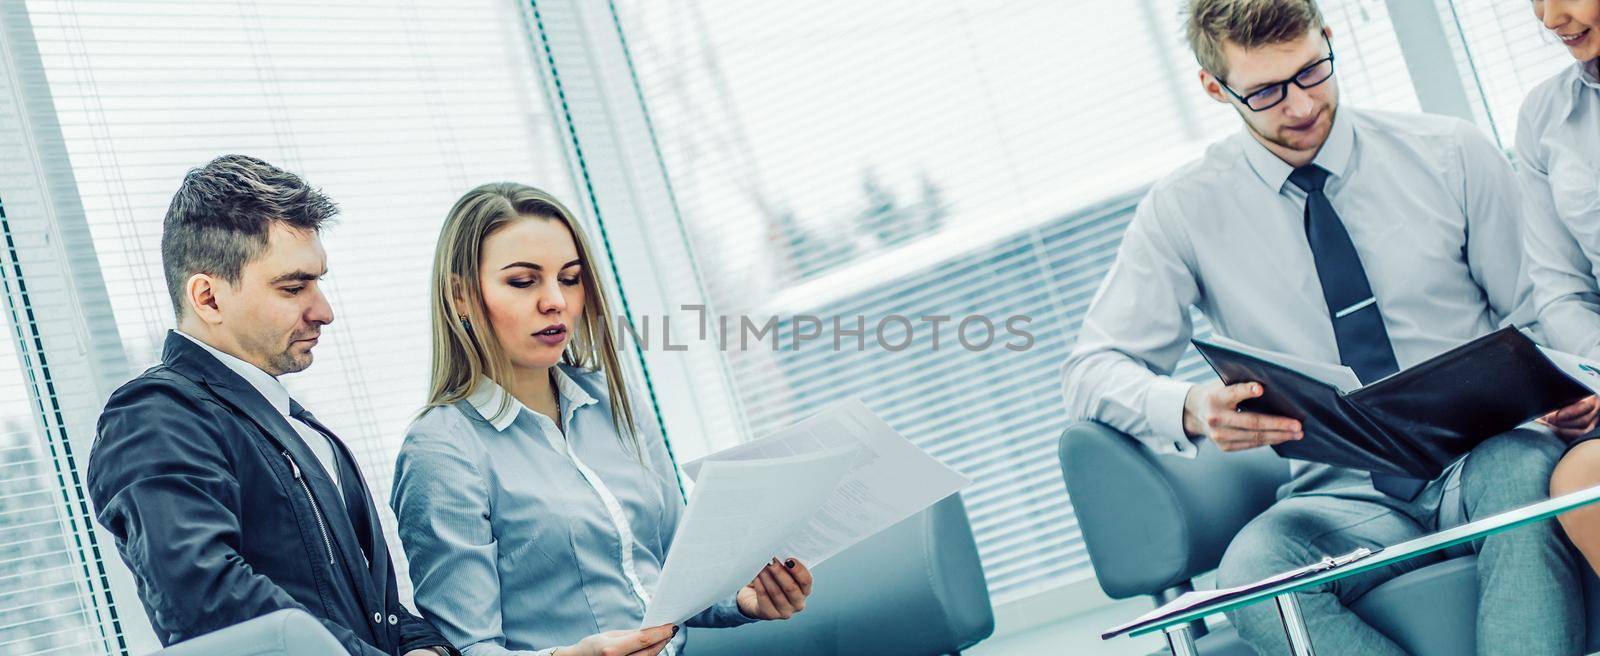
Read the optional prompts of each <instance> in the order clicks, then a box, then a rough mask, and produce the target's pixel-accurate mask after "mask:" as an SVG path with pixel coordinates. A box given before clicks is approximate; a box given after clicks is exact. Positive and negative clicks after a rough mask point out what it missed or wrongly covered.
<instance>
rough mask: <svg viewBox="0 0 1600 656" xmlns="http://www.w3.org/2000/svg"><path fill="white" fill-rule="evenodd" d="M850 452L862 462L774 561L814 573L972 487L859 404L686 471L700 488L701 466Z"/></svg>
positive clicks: (836, 408)
mask: <svg viewBox="0 0 1600 656" xmlns="http://www.w3.org/2000/svg"><path fill="white" fill-rule="evenodd" d="M841 446H854V447H858V448H860V449H861V451H862V455H861V458H860V459H859V460H857V461H856V463H855V466H853V467H851V468H850V473H849V474H847V475H846V476H845V478H844V480H843V481H841V482H840V485H839V489H838V490H836V491H835V492H834V494H833V496H832V497H831V498H829V499H828V503H827V504H826V505H824V506H823V507H822V509H821V510H820V511H819V512H817V513H816V515H814V516H812V517H811V518H810V519H809V521H805V522H804V523H800V522H799V518H796V520H797V522H796V526H797V530H796V531H795V533H794V535H793V536H792V537H791V538H790V539H789V540H787V541H785V542H783V543H782V544H781V545H779V548H778V553H776V554H773V555H775V556H777V557H779V558H787V557H794V558H798V559H800V562H803V563H805V564H806V566H808V567H815V566H817V565H820V564H822V562H823V561H825V560H827V559H829V558H832V557H833V556H834V555H835V554H838V553H839V552H841V551H844V550H845V549H847V548H849V547H850V546H851V545H853V544H855V543H857V542H860V541H862V540H864V539H866V538H868V537H870V536H872V535H873V534H875V533H877V532H879V531H882V530H883V529H886V528H889V527H890V526H894V525H895V524H896V523H898V522H900V521H901V520H904V519H906V518H907V517H910V516H912V515H915V514H917V513H918V512H921V511H922V510H923V509H924V508H927V507H928V506H931V505H933V504H935V503H938V502H939V500H941V499H943V498H945V497H948V496H950V495H952V494H955V493H956V492H959V491H961V489H962V488H965V487H966V486H968V485H971V484H972V481H971V480H970V479H968V478H967V477H966V476H962V475H961V474H960V473H959V472H957V471H956V470H954V469H951V468H949V467H947V466H945V464H944V463H942V462H939V461H938V460H936V459H934V457H933V456H930V455H928V453H927V452H926V451H923V450H922V449H919V448H917V446H916V445H915V444H912V443H911V442H910V441H909V440H907V439H906V438H905V437H903V436H901V435H900V434H899V433H897V432H895V430H894V429H893V428H890V427H889V425H888V424H886V423H884V422H883V420H882V419H879V418H878V416H877V415H875V414H873V413H872V411H871V410H868V409H867V406H866V405H864V404H862V403H861V401H858V400H855V399H852V400H849V401H842V402H839V403H835V404H833V405H830V406H828V407H827V408H825V409H823V411H822V412H820V413H817V414H816V415H813V416H811V417H810V418H807V419H805V420H803V421H800V422H799V423H797V424H795V425H793V426H790V427H788V428H786V429H784V430H782V431H779V432H778V433H777V434H775V435H771V436H769V437H765V438H762V439H759V440H755V441H753V442H746V443H744V444H740V445H739V446H736V447H732V448H729V449H724V450H722V451H718V452H716V453H713V454H711V455H709V456H706V457H705V458H702V459H700V460H696V461H694V462H691V463H689V464H688V465H685V466H684V468H683V470H684V472H685V473H687V474H688V475H689V477H690V478H693V479H695V484H696V485H699V484H700V478H699V472H700V468H701V467H702V466H704V465H705V464H707V463H711V462H729V461H738V460H751V459H758V458H772V457H776V456H787V455H793V454H796V453H806V452H809V451H815V450H818V449H826V448H831V447H841Z"/></svg>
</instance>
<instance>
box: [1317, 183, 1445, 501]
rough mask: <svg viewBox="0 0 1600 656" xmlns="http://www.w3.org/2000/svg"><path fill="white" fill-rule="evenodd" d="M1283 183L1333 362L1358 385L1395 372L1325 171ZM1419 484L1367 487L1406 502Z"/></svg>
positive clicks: (1385, 482) (1403, 481) (1390, 478)
mask: <svg viewBox="0 0 1600 656" xmlns="http://www.w3.org/2000/svg"><path fill="white" fill-rule="evenodd" d="M1289 182H1291V183H1293V184H1294V186H1296V187H1299V188H1300V190H1301V191H1304V192H1306V241H1307V242H1309V243H1310V244H1311V257H1312V259H1313V260H1315V262H1316V266H1317V279H1318V280H1319V281H1321V283H1322V299H1323V300H1324V301H1326V302H1327V305H1328V317H1329V318H1330V319H1331V320H1332V321H1333V337H1334V340H1335V341H1336V342H1337V343H1338V346H1339V362H1341V363H1343V364H1344V365H1345V366H1347V367H1350V369H1351V370H1353V371H1355V372H1356V377H1357V378H1360V379H1361V382H1362V384H1366V383H1370V382H1373V381H1375V380H1378V379H1380V378H1383V377H1384V376H1387V375H1389V374H1392V373H1394V372H1396V371H1399V370H1400V365H1399V364H1398V363H1397V362H1395V358H1394V346H1393V345H1391V344H1390V343H1389V331H1388V330H1386V329H1385V328H1384V327H1383V314H1382V313H1380V312H1379V310H1378V302H1377V298H1376V297H1374V296H1373V294H1372V286H1371V285H1370V284H1368V282H1367V272H1366V269H1364V268H1362V267H1361V256H1360V255H1359V254H1358V253H1356V246H1355V244H1353V243H1351V242H1350V233H1349V232H1346V231H1345V229H1344V223H1343V222H1342V221H1340V220H1339V214H1338V213H1337V212H1334V211H1333V204H1332V203H1330V202H1328V196H1327V194H1325V193H1323V190H1322V187H1323V185H1324V184H1326V183H1327V182H1328V172H1327V171H1324V170H1323V169H1322V167H1320V166H1317V165H1315V164H1312V165H1308V166H1302V167H1300V168H1297V169H1295V170H1294V172H1293V173H1290V174H1289ZM1423 485H1424V482H1423V481H1419V480H1417V479H1414V478H1407V477H1403V476H1394V475H1390V474H1373V475H1372V486H1373V487H1375V488H1377V489H1378V491H1379V492H1382V493H1384V494H1387V495H1389V496H1392V497H1395V498H1397V499H1403V500H1406V501H1410V500H1411V499H1413V498H1415V497H1416V496H1417V493H1418V492H1419V491H1421V490H1422V487H1423Z"/></svg>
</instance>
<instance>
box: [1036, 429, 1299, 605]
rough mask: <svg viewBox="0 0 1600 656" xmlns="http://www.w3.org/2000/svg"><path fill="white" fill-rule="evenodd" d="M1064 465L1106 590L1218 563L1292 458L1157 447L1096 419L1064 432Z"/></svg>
mask: <svg viewBox="0 0 1600 656" xmlns="http://www.w3.org/2000/svg"><path fill="white" fill-rule="evenodd" d="M1060 453H1061V474H1062V476H1063V477H1065V480H1066V484H1067V494H1068V496H1069V497H1070V498H1071V499H1072V507H1073V512H1074V513H1076V515H1077V517H1078V527H1079V529H1080V530H1081V531H1082V532H1083V541H1084V544H1085V546H1086V547H1087V548H1088V551H1089V561H1090V563H1091V564H1093V565H1094V571H1095V577H1096V579H1098V580H1099V582H1100V587H1101V589H1103V590H1105V592H1106V594H1107V595H1110V596H1111V597H1114V598H1118V599H1122V598H1127V597H1134V596H1138V595H1148V594H1156V593H1157V592H1160V591H1162V590H1165V589H1167V588H1170V587H1172V586H1174V585H1177V584H1179V583H1183V582H1186V581H1188V580H1189V579H1191V578H1193V577H1194V576H1195V575H1197V574H1200V573H1203V572H1206V571H1209V570H1212V569H1215V568H1216V566H1217V563H1218V561H1220V560H1221V559H1222V552H1223V550H1225V549H1227V547H1228V543H1229V542H1231V541H1232V540H1233V536H1234V534H1235V533H1238V532H1239V529H1240V528H1242V527H1243V526H1244V525H1245V523H1246V522H1249V521H1250V520H1251V519H1252V518H1254V517H1255V516H1256V515H1259V514H1261V511H1263V510H1266V508H1267V506H1269V505H1271V504H1272V502H1273V501H1275V500H1276V494H1277V488H1278V486H1279V485H1282V484H1283V483H1285V482H1287V481H1288V480H1289V463H1288V461H1287V460H1284V459H1282V458H1279V457H1278V456H1277V454H1275V453H1273V452H1272V450H1271V449H1253V450H1251V451H1246V452H1240V453H1222V452H1220V451H1218V450H1217V448H1216V447H1215V446H1214V445H1212V444H1211V443H1210V442H1209V441H1202V442H1201V443H1200V454H1199V456H1198V457H1195V458H1193V459H1190V458H1181V457H1177V456H1158V455H1155V454H1153V453H1151V452H1150V450H1149V449H1146V448H1145V447H1144V446H1143V445H1141V444H1139V443H1138V442H1137V441H1135V440H1134V439H1132V438H1130V437H1128V436H1127V435H1124V434H1123V433H1121V432H1118V431H1116V430H1114V429H1112V428H1109V427H1107V426H1105V425H1103V424H1099V423H1095V422H1085V423H1080V424H1075V425H1073V426H1071V427H1069V428H1067V430H1066V432H1065V433H1064V434H1063V435H1062V436H1061V451H1060Z"/></svg>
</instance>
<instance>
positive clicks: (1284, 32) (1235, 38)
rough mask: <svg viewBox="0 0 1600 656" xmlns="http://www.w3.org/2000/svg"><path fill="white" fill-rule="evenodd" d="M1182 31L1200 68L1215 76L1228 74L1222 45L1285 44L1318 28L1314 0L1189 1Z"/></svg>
mask: <svg viewBox="0 0 1600 656" xmlns="http://www.w3.org/2000/svg"><path fill="white" fill-rule="evenodd" d="M1188 13H1189V21H1188V25H1187V26H1186V27H1187V29H1186V30H1185V31H1186V32H1187V34H1188V37H1189V48H1190V49H1191V50H1193V51H1194V58H1195V59H1196V60H1198V61H1199V62H1200V67H1201V68H1204V69H1206V70H1207V71H1210V72H1211V74H1212V75H1215V76H1217V77H1219V78H1222V77H1226V76H1227V75H1228V60H1227V58H1226V57H1224V56H1223V54H1222V44H1223V43H1225V42H1232V43H1233V44H1234V45H1237V46H1239V47H1241V48H1244V49H1246V50H1249V49H1252V48H1259V47H1261V46H1266V45H1275V44H1279V43H1288V42H1290V41H1293V40H1295V39H1298V38H1300V37H1303V36H1305V35H1306V33H1307V32H1310V31H1311V30H1312V29H1313V28H1316V29H1321V28H1322V27H1323V25H1324V23H1323V22H1322V11H1321V10H1319V9H1317V3H1316V0H1189V12H1188Z"/></svg>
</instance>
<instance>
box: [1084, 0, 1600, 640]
mask: <svg viewBox="0 0 1600 656" xmlns="http://www.w3.org/2000/svg"><path fill="white" fill-rule="evenodd" d="M1187 31H1188V36H1189V42H1190V45H1191V48H1192V49H1193V50H1194V52H1195V56H1196V58H1197V59H1198V60H1199V63H1200V66H1201V69H1202V70H1201V71H1200V74H1199V79H1200V82H1201V85H1202V86H1203V87H1204V89H1205V91H1206V94H1207V95H1209V96H1211V98H1212V99H1214V100H1216V101H1217V102H1219V103H1223V104H1226V105H1229V106H1231V107H1232V108H1233V109H1234V110H1235V111H1236V112H1238V114H1239V117H1240V118H1241V119H1242V120H1243V123H1244V130H1243V131H1241V132H1240V133H1239V134H1235V135H1233V136H1231V137H1229V138H1227V139H1225V140H1223V141H1221V142H1219V143H1216V144H1214V145H1212V146H1211V147H1210V148H1209V150H1208V151H1207V152H1206V154H1205V156H1204V157H1202V158H1201V159H1200V160H1199V161H1197V162H1194V163H1191V164H1189V165H1187V166H1185V167H1184V168H1182V169H1180V170H1178V171H1177V172H1175V173H1173V174H1171V175H1169V176H1167V177H1166V178H1165V179H1163V180H1161V181H1160V182H1158V183H1156V184H1155V186H1154V187H1153V188H1152V189H1151V190H1150V193H1149V195H1148V196H1147V197H1146V198H1145V199H1144V200H1143V202H1141V203H1140V205H1139V208H1138V211H1137V213H1136V214H1135V217H1134V219H1133V221H1132V223H1131V224H1130V225H1129V227H1128V231H1127V233H1126V235H1125V237H1124V239H1123V242H1122V246H1121V249H1120V251H1119V252H1118V254H1117V261H1116V263H1115V265H1113V266H1112V268H1111V271H1110V272H1109V273H1108V274H1107V276H1106V279H1105V281H1104V282H1103V283H1102V284H1101V287H1100V291H1099V293H1098V294H1097V295H1096V297H1095V299H1094V301H1093V303H1092V304H1091V306H1090V308H1089V311H1088V314H1087V316H1086V317H1085V319H1084V322H1083V327H1082V329H1081V332H1080V334H1079V337H1078V344H1077V346H1076V348H1075V349H1074V351H1073V353H1072V355H1071V356H1070V358H1069V359H1068V362H1067V365H1066V368H1065V378H1066V380H1065V392H1066V397H1067V404H1068V408H1069V411H1070V413H1071V415H1072V418H1073V419H1074V420H1097V421H1101V422H1104V423H1107V424H1109V425H1111V426H1113V427H1115V428H1117V429H1119V430H1122V431H1123V432H1126V433H1128V434H1129V435H1131V436H1132V437H1133V438H1135V439H1137V440H1139V441H1140V442H1142V443H1144V444H1145V445H1147V446H1148V447H1149V448H1150V449H1152V450H1154V451H1156V452H1158V453H1163V454H1173V455H1176V456H1180V457H1194V455H1195V453H1196V448H1197V440H1199V439H1201V438H1204V439H1209V440H1210V441H1211V442H1213V443H1214V444H1215V445H1216V446H1217V447H1218V448H1219V449H1221V450H1222V451H1230V452H1231V451H1241V450H1245V449H1252V448H1259V447H1263V446H1270V445H1273V444H1279V443H1282V442H1285V441H1288V440H1296V439H1301V437H1302V434H1301V426H1300V425H1299V423H1298V422H1297V421H1295V420H1293V419H1290V418H1286V417H1277V416H1269V415H1263V414H1257V413H1251V412H1243V411H1240V409H1239V407H1238V405H1239V403H1240V402H1241V401H1244V400H1246V399H1249V398H1253V397H1257V396H1260V395H1261V394H1262V391H1263V390H1262V388H1261V386H1260V385H1259V384H1256V383H1242V384H1237V385H1232V386H1224V385H1222V384H1221V382H1219V381H1216V380H1212V381H1210V382H1205V383H1199V384H1194V383H1189V382H1185V381H1181V380H1176V379H1173V378H1171V377H1170V374H1172V372H1173V369H1174V367H1175V366H1176V365H1177V363H1178V361H1179V358H1180V357H1181V356H1182V355H1183V353H1184V351H1185V349H1186V348H1187V346H1188V340H1189V338H1190V336H1191V334H1192V331H1193V326H1192V323H1191V319H1190V309H1191V308H1198V309H1199V310H1200V311H1201V312H1202V313H1204V314H1205V316H1206V317H1207V318H1208V319H1209V320H1210V323H1211V325H1212V326H1213V328H1214V329H1215V330H1216V331H1217V332H1220V333H1222V334H1225V335H1227V336H1228V337H1231V338H1233V339H1236V340H1239V341H1242V342H1245V343H1247V344H1250V345H1253V346H1257V347H1261V348H1266V349H1270V350H1274V351H1279V352H1283V353H1288V354H1292V355H1294V356H1297V357H1300V358H1304V359H1309V360H1317V361H1322V362H1330V363H1331V362H1338V363H1342V364H1345V365H1347V366H1349V367H1350V368H1351V369H1353V370H1354V371H1355V372H1356V374H1357V376H1359V377H1360V378H1361V379H1362V380H1363V381H1364V382H1371V381H1374V380H1377V379H1379V378H1382V377H1383V376H1386V375H1388V374H1390V373H1393V372H1395V371H1397V370H1398V369H1400V368H1402V367H1407V366H1411V365H1413V364H1416V363H1418V362H1420V361H1422V360H1425V359H1427V358H1428V357H1431V356H1433V355H1435V354H1438V353H1440V352H1443V351H1445V350H1447V349H1449V348H1451V347H1453V346H1456V345H1458V344H1460V343H1462V342H1465V341H1467V340H1470V339H1472V338H1474V337H1478V336H1480V335H1483V334H1486V333H1488V332H1491V331H1493V330H1495V329H1496V328H1498V327H1499V326H1501V325H1504V324H1506V323H1508V322H1509V323H1524V322H1526V321H1527V320H1528V319H1529V318H1530V317H1531V309H1530V308H1529V307H1528V301H1527V299H1528V293H1527V290H1528V285H1527V284H1526V282H1525V280H1526V279H1525V277H1524V276H1523V274H1522V271H1521V269H1522V256H1521V250H1520V247H1519V245H1520V243H1521V241H1520V238H1519V232H1518V230H1519V228H1518V213H1517V208H1518V193H1519V192H1518V186H1517V181H1516V179H1515V177H1514V176H1513V173H1512V171H1511V168H1510V166H1509V165H1508V163H1507V161H1506V160H1505V158H1504V157H1503V156H1502V155H1501V153H1500V151H1499V150H1498V149H1497V148H1496V147H1495V146H1494V145H1493V144H1492V143H1491V142H1490V141H1489V140H1488V139H1487V138H1485V137H1484V135H1482V134H1481V133H1479V132H1478V131H1477V129H1476V128H1474V127H1473V126H1472V125H1471V124H1469V123H1466V122H1464V121H1460V120H1456V119H1451V118H1444V117H1439V116H1425V115H1403V114H1392V113H1383V112H1374V111H1366V110H1360V109H1353V108H1349V107H1341V106H1340V105H1339V84H1338V82H1339V80H1338V77H1337V76H1336V75H1335V73H1334V62H1335V57H1334V53H1333V46H1334V43H1335V41H1334V39H1333V34H1332V31H1331V30H1329V29H1328V28H1327V27H1326V26H1325V24H1324V22H1323V19H1322V16H1321V14H1320V12H1319V11H1318V9H1317V7H1316V4H1315V3H1314V1H1313V0H1193V1H1192V2H1190V3H1189V16H1188V29H1187ZM1592 420H1593V418H1592V417H1588V418H1582V421H1590V422H1592ZM1563 448H1564V447H1563V445H1562V443H1561V442H1560V440H1558V439H1557V438H1556V437H1554V436H1552V435H1551V434H1549V433H1548V432H1547V431H1543V430H1516V431H1512V432H1509V433H1506V434H1503V435H1499V436H1496V437H1494V438H1492V439H1490V440H1488V441H1486V442H1484V443H1483V444H1482V445H1481V446H1479V447H1478V448H1477V449H1476V450H1474V451H1473V452H1472V453H1471V454H1470V455H1468V456H1467V457H1466V458H1465V459H1463V460H1462V461H1460V462H1457V463H1456V464H1455V465H1454V466H1452V467H1451V468H1450V469H1448V470H1446V473H1445V474H1444V475H1443V476H1441V477H1440V478H1439V479H1438V480H1434V481H1418V480H1409V479H1397V478H1393V477H1387V476H1373V475H1370V474H1367V473H1364V472H1358V471H1354V470H1349V469H1343V468H1338V467H1332V466H1328V465H1322V464H1316V463H1309V462H1302V461H1295V462H1293V464H1292V474H1293V476H1292V478H1291V480H1290V482H1289V483H1287V484H1285V485H1284V486H1283V488H1281V489H1280V490H1279V491H1278V497H1279V500H1278V502H1277V503H1276V504H1274V505H1273V506H1272V507H1271V508H1269V509H1268V510H1267V511H1266V512H1265V513H1263V514H1262V515H1261V516H1260V517H1257V518H1256V519H1255V520H1254V521H1252V522H1251V523H1250V524H1249V525H1247V526H1246V527H1245V528H1244V529H1243V530H1241V531H1240V532H1239V534H1238V535H1237V536H1236V537H1235V538H1234V540H1233V542H1232V544H1231V545H1230V546H1229V548H1228V551H1227V553H1226V555H1225V556H1224V557H1223V559H1222V564H1221V566H1220V567H1219V569H1218V573H1217V583H1218V584H1219V585H1236V584H1242V583H1248V582H1251V581H1255V580H1259V579H1261V578H1264V577H1266V576H1268V575H1271V574H1274V573H1277V572H1281V571H1285V570H1288V569H1292V568H1294V567H1296V566H1299V565H1302V564H1305V563H1308V562H1312V561H1314V560H1317V559H1320V558H1321V557H1323V556H1326V555H1337V554H1344V553H1347V552H1350V551H1352V550H1354V549H1356V548H1358V547H1367V548H1370V549H1375V548H1378V547H1382V546H1385V545H1391V544H1395V543H1397V542H1401V541H1404V540H1406V539H1409V538H1413V537H1417V536H1419V535H1423V534H1426V533H1431V532H1434V531H1437V530H1439V529H1441V528H1445V527H1447V526H1450V525H1453V524H1459V523H1462V522H1464V521H1468V520H1471V519H1473V518H1475V517H1483V516H1488V515H1491V514H1494V513H1497V512H1500V511H1503V510H1507V509H1510V508H1514V507H1518V506H1522V505H1524V504H1527V503H1531V502H1534V501H1537V500H1540V499H1543V498H1545V497H1546V496H1547V488H1546V486H1547V484H1548V481H1549V477H1550V472H1551V470H1552V469H1553V468H1554V466H1555V463H1556V461H1557V460H1558V459H1559V458H1560V456H1561V454H1562V451H1563ZM1469 548H1470V549H1475V550H1476V551H1477V554H1478V560H1477V563H1478V571H1479V581H1480V595H1481V599H1480V606H1479V608H1480V610H1479V615H1478V616H1479V618H1480V622H1479V626H1478V629H1477V631H1478V633H1477V644H1478V650H1479V653H1484V654H1513V653H1514V654H1576V653H1579V650H1580V646H1581V644H1582V643H1581V637H1582V629H1583V625H1582V620H1581V618H1580V613H1581V610H1582V608H1583V598H1582V593H1581V589H1580V587H1579V585H1578V578H1577V568H1576V564H1575V562H1574V559H1573V556H1572V555H1571V553H1570V552H1569V551H1568V549H1567V547H1566V546H1565V544H1564V543H1563V541H1562V539H1561V538H1560V536H1559V535H1558V534H1557V532H1556V529H1555V527H1554V525H1553V524H1552V523H1548V522H1546V523H1540V524H1537V525H1535V526H1531V527H1527V528H1524V529H1520V530H1517V531H1511V532H1507V533H1504V534H1500V535H1497V536H1494V537H1490V538H1487V539H1486V540H1484V541H1483V542H1482V543H1481V544H1479V545H1473V546H1471V547H1462V549H1469ZM1448 555H1452V556H1453V555H1457V554H1454V553H1451V554H1448ZM1443 557H1445V556H1439V557H1438V558H1436V559H1434V560H1428V559H1421V560H1413V561H1408V562H1407V563H1405V564H1403V565H1399V566H1396V567H1393V568H1390V569H1386V570H1381V571H1375V572H1371V573H1368V574H1362V575H1357V576H1355V577H1351V578H1347V579H1344V580H1341V581H1339V582H1336V583H1333V584H1330V585H1328V586H1326V587H1324V588H1321V589H1318V590H1314V591H1312V592H1309V593H1301V597H1300V606H1301V608H1302V610H1303V613H1304V615H1305V617H1306V621H1307V624H1308V625H1309V627H1310V631H1311V634H1312V642H1313V643H1314V644H1316V645H1317V652H1318V653H1319V654H1323V655H1324V656H1326V655H1327V654H1363V655H1375V654H1403V653H1404V652H1403V651H1401V649H1400V648H1399V647H1398V646H1397V645H1396V644H1395V643H1394V642H1393V641H1391V640H1390V639H1389V638H1388V637H1386V636H1384V635H1383V634H1382V633H1381V632H1379V631H1378V630H1377V629H1375V628H1373V627H1372V626H1370V625H1368V624H1366V623H1365V622H1363V621H1362V620H1361V619H1360V618H1359V617H1357V616H1356V615H1355V614H1354V613H1353V612H1351V611H1350V610H1348V609H1347V608H1346V604H1349V603H1351V602H1353V601H1354V600H1356V599H1358V598H1360V597H1361V596H1362V595H1363V594H1365V593H1366V592H1367V591H1368V590H1371V589H1372V588H1373V587H1376V586H1377V585H1378V584H1380V583H1382V582H1383V581H1385V580H1387V579H1389V578H1393V577H1394V576H1397V575H1399V574H1401V573H1404V572H1405V571H1408V570H1410V569H1415V568H1417V567H1421V566H1423V565H1426V564H1430V563H1431V562H1437V561H1438V559H1442V558H1443ZM1230 618H1231V619H1232V621H1233V624H1234V625H1235V626H1236V627H1237V629H1238V631H1239V634H1240V636H1241V637H1242V638H1243V639H1244V640H1245V641H1246V642H1248V643H1250V644H1251V646H1253V647H1254V648H1255V649H1256V650H1257V651H1259V652H1261V653H1263V654H1280V653H1286V652H1287V649H1288V647H1287V644H1286V643H1285V638H1284V635H1283V631H1282V628H1281V625H1280V624H1279V619H1278V617H1277V614H1276V611H1275V610H1274V609H1273V608H1272V607H1271V606H1270V605H1256V606H1251V607H1248V608H1245V609H1241V610H1239V611H1236V612H1234V613H1231V614H1230Z"/></svg>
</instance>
